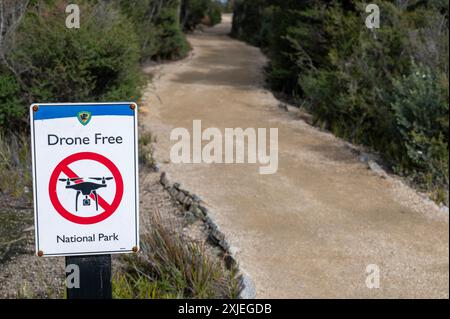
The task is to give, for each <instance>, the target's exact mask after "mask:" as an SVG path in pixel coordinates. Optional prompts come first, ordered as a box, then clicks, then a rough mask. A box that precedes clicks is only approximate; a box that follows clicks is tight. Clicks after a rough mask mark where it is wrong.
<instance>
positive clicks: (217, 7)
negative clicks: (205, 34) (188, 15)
mask: <svg viewBox="0 0 450 319" xmlns="http://www.w3.org/2000/svg"><path fill="white" fill-rule="evenodd" d="M207 15H208V17H209V19H210V23H211V26H214V25H216V24H219V23H220V22H222V5H221V3H220V2H218V1H211V2H210V4H209V7H208V12H207Z"/></svg>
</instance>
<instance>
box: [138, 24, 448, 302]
mask: <svg viewBox="0 0 450 319" xmlns="http://www.w3.org/2000/svg"><path fill="white" fill-rule="evenodd" d="M230 20H231V19H230V16H225V17H224V22H223V23H222V24H221V25H219V26H216V27H215V28H212V29H208V30H205V32H197V33H195V34H193V35H191V36H189V41H190V42H191V44H192V46H193V53H192V55H191V57H190V58H188V59H186V60H184V61H180V62H176V63H171V64H165V65H162V66H158V67H156V69H155V68H150V69H149V70H148V71H149V72H152V73H154V74H155V77H154V81H153V83H152V84H151V85H149V87H148V88H147V90H146V93H145V96H144V100H143V109H144V110H145V111H146V115H145V116H144V119H143V124H144V126H145V127H146V128H147V129H148V130H150V131H151V132H152V133H153V134H155V135H156V137H157V145H156V158H157V160H158V161H159V162H160V163H162V169H163V170H164V171H167V172H168V173H169V175H170V176H171V178H172V179H173V180H176V181H179V182H181V183H182V184H183V186H184V187H185V188H187V189H189V190H191V191H193V192H195V193H196V194H198V195H200V196H201V197H202V198H203V199H204V201H205V202H206V203H207V204H208V206H209V207H210V209H211V213H212V214H213V218H214V219H215V220H216V221H217V223H218V224H219V225H220V227H221V230H222V231H223V232H224V233H226V234H227V236H228V238H229V240H230V241H231V243H232V244H233V245H235V246H237V247H238V248H239V251H240V252H239V255H238V258H239V260H240V263H241V267H242V268H243V269H244V270H245V271H246V272H248V273H249V274H250V276H251V277H252V278H253V280H254V281H255V285H256V289H257V297H258V298H266V297H268V298H335V297H337V298H397V297H399V298H422V297H433V298H434V297H439V298H448V297H449V225H448V214H447V213H445V212H443V211H440V210H439V209H437V207H436V206H435V205H433V204H432V203H430V202H427V201H425V200H423V199H422V198H421V197H420V196H418V195H417V194H416V193H415V192H414V191H412V190H411V189H409V188H408V187H406V186H404V185H403V184H402V183H401V182H400V181H398V180H397V179H396V178H393V177H390V176H388V177H386V178H381V177H380V176H377V175H376V174H374V173H373V172H372V171H371V170H369V169H368V168H367V165H366V164H364V163H361V162H360V161H359V159H358V156H356V155H355V154H354V153H352V152H351V150H349V148H348V147H346V146H345V143H343V142H342V141H341V140H339V139H337V138H335V137H334V136H332V135H331V134H327V133H324V132H320V131H319V130H317V129H315V128H312V127H311V126H309V125H307V124H306V123H305V122H303V121H302V120H300V119H299V118H298V116H297V115H296V114H295V113H293V112H285V111H283V110H282V109H280V108H279V107H278V104H279V102H278V101H277V100H276V99H275V98H274V97H273V95H272V94H271V93H270V92H269V91H267V90H266V89H264V86H263V66H264V65H265V63H266V58H265V57H264V56H263V54H262V53H261V52H260V50H259V49H257V48H254V47H251V46H249V45H246V44H245V43H242V42H239V41H236V40H233V39H231V38H229V37H228V36H227V34H228V32H229V30H230ZM193 120H201V121H202V128H203V129H205V128H208V127H217V128H219V129H220V130H221V131H222V133H223V132H224V129H225V128H238V127H241V128H244V129H245V128H271V127H273V128H278V129H279V169H278V172H277V173H276V174H274V175H260V174H259V165H248V164H245V165H241V164H239V165H237V164H233V165H226V164H212V165H206V164H182V165H175V164H171V163H170V161H169V154H170V149H171V147H172V145H173V143H175V142H171V141H170V132H171V130H172V129H174V128H177V127H183V128H187V129H188V130H189V131H191V132H192V124H193ZM370 264H375V265H377V266H378V267H379V269H380V276H381V279H380V288H379V289H368V288H367V285H366V279H367V276H368V275H369V274H368V273H366V268H367V266H368V265H370Z"/></svg>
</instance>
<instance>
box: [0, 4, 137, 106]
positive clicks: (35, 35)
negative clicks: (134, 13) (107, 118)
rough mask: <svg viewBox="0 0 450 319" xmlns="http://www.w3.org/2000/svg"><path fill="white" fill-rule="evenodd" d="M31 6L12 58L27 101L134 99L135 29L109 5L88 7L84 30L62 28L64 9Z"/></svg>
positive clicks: (84, 9)
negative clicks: (41, 12)
mask: <svg viewBox="0 0 450 319" xmlns="http://www.w3.org/2000/svg"><path fill="white" fill-rule="evenodd" d="M38 10H39V11H40V10H42V6H40V7H36V8H31V9H29V12H28V14H27V16H26V17H25V19H24V21H23V24H22V25H21V27H20V29H19V34H18V36H17V38H16V45H15V48H14V50H13V52H12V53H11V55H10V57H9V59H10V61H11V64H12V65H14V67H15V69H16V70H19V72H20V74H21V75H20V79H21V82H22V83H23V89H24V90H25V92H26V94H27V95H28V98H29V101H39V102H56V101H85V100H91V101H97V100H135V99H137V98H138V96H139V77H140V74H139V69H138V63H137V62H138V59H139V47H138V42H137V38H136V36H135V34H134V32H133V28H132V26H131V25H130V24H129V23H128V21H127V20H126V19H125V18H124V17H123V16H122V15H121V14H120V13H119V12H118V11H116V10H115V9H114V8H112V6H110V5H95V6H94V5H85V6H84V7H83V12H84V16H85V18H84V21H83V27H82V28H80V29H68V28H61V25H64V18H65V15H64V11H63V10H64V8H61V7H59V6H55V7H51V6H49V7H46V8H45V9H44V10H45V11H44V13H43V14H39V12H38Z"/></svg>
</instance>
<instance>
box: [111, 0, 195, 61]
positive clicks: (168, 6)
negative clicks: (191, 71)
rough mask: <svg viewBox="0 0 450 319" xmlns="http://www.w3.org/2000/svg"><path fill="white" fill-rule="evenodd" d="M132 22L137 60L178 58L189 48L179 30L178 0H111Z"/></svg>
mask: <svg viewBox="0 0 450 319" xmlns="http://www.w3.org/2000/svg"><path fill="white" fill-rule="evenodd" d="M115 2H116V3H117V4H118V6H119V8H120V10H121V12H122V13H124V14H125V15H126V16H127V17H128V18H129V20H130V21H131V22H132V23H133V25H134V26H135V30H136V33H137V35H138V37H139V43H140V47H141V60H147V59H153V60H159V59H178V58H181V57H184V56H185V55H186V54H187V52H188V51H189V44H188V43H187V40H186V38H185V36H184V34H183V32H182V30H181V26H180V21H179V12H178V7H179V0H162V1H161V0H138V1H130V0H115Z"/></svg>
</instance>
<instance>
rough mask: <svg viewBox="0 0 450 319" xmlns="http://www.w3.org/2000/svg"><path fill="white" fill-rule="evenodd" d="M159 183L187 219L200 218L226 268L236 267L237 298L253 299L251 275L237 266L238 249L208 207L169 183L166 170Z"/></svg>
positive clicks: (200, 200)
mask: <svg viewBox="0 0 450 319" xmlns="http://www.w3.org/2000/svg"><path fill="white" fill-rule="evenodd" d="M159 181H160V183H161V185H162V186H163V187H164V189H165V190H166V191H167V192H168V193H169V194H170V196H171V197H172V198H173V199H174V200H176V201H177V202H178V203H179V204H181V205H182V206H183V208H184V209H185V211H186V218H188V219H189V220H196V219H199V220H201V221H202V222H203V223H204V224H205V225H206V226H207V229H208V232H209V234H208V239H209V240H211V242H213V243H214V244H216V245H217V246H218V247H219V248H220V249H221V250H222V251H223V252H224V257H223V260H224V262H225V266H226V268H227V269H228V270H230V269H232V268H235V269H237V272H238V273H237V278H238V281H239V296H238V298H239V299H254V298H255V297H256V288H255V285H254V283H253V280H252V279H251V277H250V276H249V275H248V274H247V273H245V272H244V271H242V269H240V266H239V261H238V259H237V254H238V252H239V249H238V248H236V247H234V246H232V245H231V244H230V242H229V241H228V240H227V238H226V236H225V234H224V233H223V232H222V231H221V230H220V228H219V226H218V225H217V224H216V222H215V221H214V220H213V219H212V218H211V216H210V212H209V210H208V208H206V207H205V206H204V204H203V201H202V199H201V198H200V197H199V196H197V195H195V194H192V193H191V192H189V191H188V190H185V189H183V188H181V184H180V183H173V184H172V183H171V182H170V180H169V177H168V175H167V173H166V172H162V173H161V177H160V180H159Z"/></svg>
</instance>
